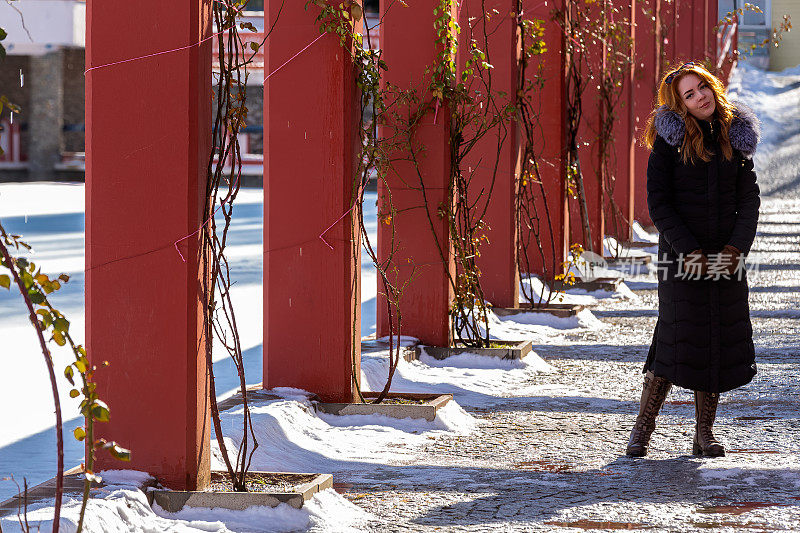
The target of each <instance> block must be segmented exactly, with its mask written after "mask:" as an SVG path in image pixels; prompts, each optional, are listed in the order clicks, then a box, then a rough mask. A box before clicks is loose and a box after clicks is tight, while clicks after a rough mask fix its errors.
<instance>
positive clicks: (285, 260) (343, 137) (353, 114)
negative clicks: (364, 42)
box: [264, 0, 361, 402]
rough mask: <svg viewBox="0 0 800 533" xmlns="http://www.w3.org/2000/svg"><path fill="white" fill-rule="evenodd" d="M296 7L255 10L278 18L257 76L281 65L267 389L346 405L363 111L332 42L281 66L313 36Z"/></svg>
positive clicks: (268, 96)
mask: <svg viewBox="0 0 800 533" xmlns="http://www.w3.org/2000/svg"><path fill="white" fill-rule="evenodd" d="M304 5H305V3H304V2H286V3H284V2H282V1H281V0H269V1H267V2H266V3H265V5H264V17H265V20H264V23H265V27H267V28H269V27H271V26H272V24H273V21H275V19H276V18H277V17H278V15H279V13H280V18H279V19H278V20H277V23H276V24H275V27H274V30H273V33H272V35H271V36H270V37H269V39H268V41H267V43H266V50H267V51H266V60H265V63H266V65H265V70H266V72H274V71H277V69H278V68H279V67H281V65H284V64H285V66H283V68H281V69H280V71H277V72H276V73H275V74H273V75H272V76H271V77H270V78H269V79H267V80H266V82H265V84H264V387H265V388H272V387H296V388H300V389H304V390H307V391H309V392H313V393H316V394H317V395H319V396H320V398H322V399H323V400H325V401H334V402H350V401H352V399H353V394H354V392H355V387H356V385H355V380H354V379H353V375H352V374H353V373H355V376H356V378H357V379H360V369H359V365H360V359H361V335H360V332H361V323H360V309H361V307H360V302H361V298H360V283H361V277H360V276H361V270H360V250H359V248H358V241H357V235H356V241H355V242H354V237H353V232H352V227H353V219H352V217H351V215H350V213H349V210H350V207H351V205H352V202H353V200H354V185H353V183H354V178H355V168H356V167H355V165H356V158H357V155H358V153H360V150H359V147H358V145H359V141H360V140H359V137H358V127H357V124H358V122H357V120H358V112H359V110H360V105H359V102H358V92H357V88H356V85H355V76H354V68H353V64H352V60H351V58H350V54H349V53H348V52H346V51H344V50H343V49H342V47H341V46H340V44H339V40H338V39H337V38H336V37H335V36H333V35H326V36H325V37H322V38H321V39H320V40H319V41H317V42H316V43H314V44H313V48H312V49H309V50H307V51H305V52H304V53H302V54H300V55H299V56H297V57H295V58H294V59H291V61H289V60H290V58H292V57H293V56H295V54H297V53H298V52H299V51H300V50H302V49H303V48H304V47H305V46H306V45H308V44H309V43H311V42H312V41H314V40H315V39H316V38H317V37H319V35H320V33H319V30H318V25H317V23H316V22H315V21H314V19H315V18H316V15H317V13H316V12H315V10H314V9H309V10H308V11H306V9H305V7H304ZM287 61H289V62H288V63H286V62H287ZM345 213H347V214H346V215H345ZM343 215H344V216H343ZM323 232H324V235H322V238H321V236H320V234H322V233H323ZM323 238H324V241H323ZM325 241H327V242H325ZM354 245H355V255H354ZM353 332H356V333H353Z"/></svg>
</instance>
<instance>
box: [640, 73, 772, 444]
mask: <svg viewBox="0 0 800 533" xmlns="http://www.w3.org/2000/svg"><path fill="white" fill-rule="evenodd" d="M759 135H760V129H759V123H758V119H756V117H755V116H754V114H753V112H752V111H751V110H750V109H748V108H747V107H745V106H744V105H742V104H733V103H731V102H730V101H729V100H728V99H727V98H726V96H725V88H724V86H723V84H722V82H721V81H720V80H719V79H718V78H717V77H716V76H714V75H713V74H711V73H710V72H709V71H708V70H706V69H705V68H704V67H703V66H702V65H701V64H699V63H694V62H690V63H686V64H684V65H682V66H681V67H680V68H675V69H673V70H671V71H670V72H668V73H667V74H666V75H665V76H664V78H663V80H662V81H661V85H660V87H659V91H658V106H657V108H656V109H655V110H654V111H653V113H652V115H651V116H650V120H649V122H648V124H647V129H646V130H645V142H646V144H647V146H648V147H649V148H651V149H652V153H651V154H650V160H649V162H648V165H647V206H648V209H649V211H650V217H651V218H652V220H653V223H654V224H655V226H656V228H657V229H658V231H659V233H660V236H659V242H658V259H659V273H658V321H657V323H656V327H655V331H654V333H653V341H652V344H651V346H650V350H649V353H648V356H647V362H646V363H645V367H644V372H645V378H644V390H643V392H642V399H641V406H640V410H639V416H638V417H637V418H636V423H635V425H634V427H633V430H632V432H631V436H630V440H629V442H628V447H627V450H626V453H627V455H630V456H643V455H645V454H646V453H647V446H648V443H649V440H650V435H651V434H652V433H653V430H654V429H655V419H656V415H658V411H659V410H660V409H661V406H662V405H663V403H664V400H665V398H666V396H667V393H668V392H669V389H670V387H671V386H672V385H673V384H675V385H677V386H679V387H684V388H687V389H691V390H693V391H695V392H694V400H695V414H696V424H695V434H694V443H693V448H692V453H694V454H695V455H701V454H702V455H704V456H709V457H716V456H720V455H725V450H724V448H723V447H722V445H721V444H720V443H719V442H718V441H717V440H716V438H715V437H714V434H713V433H712V430H711V427H712V425H713V423H714V418H715V416H716V411H717V404H718V402H719V395H720V393H722V392H725V391H729V390H731V389H734V388H736V387H741V386H742V385H745V384H747V383H749V382H750V380H752V379H753V376H754V375H755V373H756V364H755V353H754V348H753V328H752V325H751V323H750V308H749V306H748V301H747V296H748V286H747V277H746V274H745V271H744V257H745V256H746V255H747V253H748V252H749V251H750V247H751V245H752V244H753V239H754V238H755V234H756V224H757V222H758V209H759V206H760V203H761V200H760V198H759V188H758V185H757V184H756V175H755V172H753V161H752V156H753V153H754V152H755V147H756V144H757V143H758V140H759Z"/></svg>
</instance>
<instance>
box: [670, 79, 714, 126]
mask: <svg viewBox="0 0 800 533" xmlns="http://www.w3.org/2000/svg"><path fill="white" fill-rule="evenodd" d="M678 94H679V95H680V97H681V99H682V100H683V104H684V105H685V106H686V109H687V110H688V111H689V113H691V114H692V116H693V117H695V118H697V119H699V120H708V119H710V118H711V116H712V115H713V114H714V110H715V109H716V101H715V99H714V91H712V90H711V87H710V86H709V85H708V84H707V83H706V81H705V80H704V79H703V78H701V77H700V76H698V75H697V74H692V73H689V74H686V75H685V76H683V77H681V79H679V80H678Z"/></svg>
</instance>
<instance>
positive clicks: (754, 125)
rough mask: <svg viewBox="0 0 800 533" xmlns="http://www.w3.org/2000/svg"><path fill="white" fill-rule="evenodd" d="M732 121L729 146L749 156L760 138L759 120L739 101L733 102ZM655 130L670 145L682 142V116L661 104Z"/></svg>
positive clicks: (753, 151) (684, 125)
mask: <svg viewBox="0 0 800 533" xmlns="http://www.w3.org/2000/svg"><path fill="white" fill-rule="evenodd" d="M733 105H734V111H733V121H732V122H731V127H730V129H729V130H728V137H729V138H730V140H731V146H732V147H733V148H734V149H735V150H739V151H740V152H741V153H742V154H743V155H744V156H745V157H747V158H751V157H753V154H755V152H756V145H757V144H758V142H759V140H760V139H761V122H760V121H759V120H758V117H756V114H755V113H753V110H752V109H750V108H749V107H747V106H746V105H745V104H743V103H741V102H733ZM654 124H655V128H656V132H657V133H658V134H659V135H660V136H661V137H663V138H664V140H665V141H667V142H668V143H669V144H671V145H672V146H680V145H682V144H683V137H684V135H685V134H686V123H685V122H684V121H683V118H682V117H681V116H680V115H679V114H678V113H676V112H675V111H672V110H671V109H669V108H668V107H667V106H666V105H662V106H661V107H659V108H658V111H656V117H655V121H654Z"/></svg>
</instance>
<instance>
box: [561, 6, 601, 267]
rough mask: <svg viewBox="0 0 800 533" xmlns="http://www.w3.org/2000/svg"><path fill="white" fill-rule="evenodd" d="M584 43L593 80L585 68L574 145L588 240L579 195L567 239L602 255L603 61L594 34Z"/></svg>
mask: <svg viewBox="0 0 800 533" xmlns="http://www.w3.org/2000/svg"><path fill="white" fill-rule="evenodd" d="M579 9H581V10H584V9H585V10H586V11H589V14H587V13H582V14H579V15H578V16H579V17H594V18H599V17H601V16H602V14H601V8H600V6H599V5H594V6H591V7H588V8H584V7H582V6H581V7H580V8H579ZM584 26H585V24H584ZM585 43H586V50H585V52H584V54H585V55H586V61H587V63H588V64H590V65H591V69H592V71H593V73H594V74H593V75H594V76H595V79H594V80H589V79H588V76H589V71H588V70H587V71H586V72H585V75H584V80H586V89H585V90H584V92H583V98H582V104H581V108H582V117H581V125H580V128H579V131H578V142H579V143H580V146H579V147H578V153H579V158H580V164H581V173H582V175H583V187H584V194H585V196H586V207H587V209H588V218H589V228H590V230H591V231H590V234H591V242H584V235H583V230H582V228H583V222H582V220H581V210H580V198H577V199H574V200H572V201H571V202H570V219H571V231H572V238H571V239H570V241H571V242H579V243H581V244H582V245H583V247H584V249H585V250H592V251H593V252H594V253H597V254H599V255H602V253H603V236H604V235H605V229H606V228H605V216H604V210H605V209H604V203H605V200H604V198H603V196H604V191H603V184H602V177H601V172H600V143H599V140H600V136H599V132H600V126H601V119H602V114H601V106H600V102H599V94H598V93H599V91H598V88H597V85H598V83H599V76H600V69H601V66H602V63H603V59H602V56H603V42H602V41H601V39H599V38H597V37H594V36H592V37H589V36H586V38H585ZM587 68H588V67H587ZM576 193H577V190H576Z"/></svg>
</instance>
